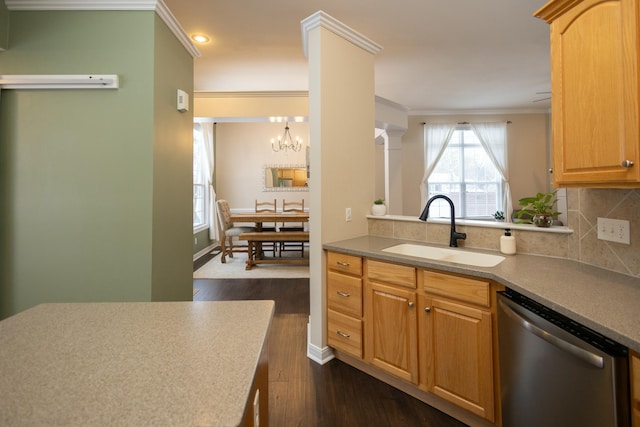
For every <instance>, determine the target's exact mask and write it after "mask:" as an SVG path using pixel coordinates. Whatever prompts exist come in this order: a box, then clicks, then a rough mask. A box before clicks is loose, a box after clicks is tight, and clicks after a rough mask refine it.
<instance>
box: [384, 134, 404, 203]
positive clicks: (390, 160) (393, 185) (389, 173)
mask: <svg viewBox="0 0 640 427" xmlns="http://www.w3.org/2000/svg"><path fill="white" fill-rule="evenodd" d="M404 132H405V131H404V130H387V131H386V132H385V133H386V135H387V137H386V138H385V144H384V145H385V147H384V163H385V165H384V168H385V200H386V201H387V213H388V214H389V215H402V203H403V202H402V135H404Z"/></svg>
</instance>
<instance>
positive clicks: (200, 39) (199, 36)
mask: <svg viewBox="0 0 640 427" xmlns="http://www.w3.org/2000/svg"><path fill="white" fill-rule="evenodd" d="M191 38H192V39H193V40H195V41H197V42H198V43H207V42H208V41H209V37H207V36H205V35H203V34H194V35H192V36H191Z"/></svg>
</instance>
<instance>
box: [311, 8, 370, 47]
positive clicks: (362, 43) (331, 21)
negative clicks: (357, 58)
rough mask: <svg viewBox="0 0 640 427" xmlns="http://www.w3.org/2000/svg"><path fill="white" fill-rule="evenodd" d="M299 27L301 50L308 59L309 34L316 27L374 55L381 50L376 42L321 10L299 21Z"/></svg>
mask: <svg viewBox="0 0 640 427" xmlns="http://www.w3.org/2000/svg"><path fill="white" fill-rule="evenodd" d="M300 26H301V29H302V49H303V50H304V56H305V57H308V50H309V32H310V31H311V30H314V29H316V28H318V27H323V28H326V29H327V30H329V31H331V32H332V33H334V34H336V35H338V36H340V37H342V38H343V39H345V40H348V41H350V42H351V43H353V44H354V45H356V46H358V47H360V48H362V49H364V50H366V51H367V52H369V53H372V54H374V55H375V54H377V53H378V52H380V51H381V50H382V46H380V45H379V44H377V43H376V42H374V41H372V40H369V39H368V38H367V37H365V36H363V35H362V34H360V33H359V32H357V31H355V30H353V29H351V28H350V27H348V26H346V25H345V24H343V23H342V22H340V21H338V20H337V19H336V18H334V17H333V16H331V15H329V14H327V13H325V12H323V11H321V10H319V11H317V12H316V13H314V14H313V15H311V16H309V17H307V18H305V19H303V20H302V21H300Z"/></svg>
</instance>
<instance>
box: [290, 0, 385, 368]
mask: <svg viewBox="0 0 640 427" xmlns="http://www.w3.org/2000/svg"><path fill="white" fill-rule="evenodd" d="M302 37H303V47H304V49H305V54H306V55H307V58H308V61H309V135H310V147H311V154H310V163H311V168H310V170H311V180H310V187H309V197H310V207H309V214H310V223H309V232H310V241H309V245H310V250H309V252H310V257H311V258H310V260H309V272H310V279H309V286H310V290H309V291H310V292H309V294H310V317H309V331H308V345H307V355H308V357H309V358H310V359H312V360H314V361H316V362H318V363H325V362H327V361H328V360H331V359H332V358H333V353H332V352H331V350H330V348H329V347H327V337H326V323H327V319H326V297H325V295H326V292H325V289H326V270H325V263H326V260H325V255H324V251H323V249H322V245H323V244H324V243H329V242H333V241H338V240H343V239H348V238H351V237H356V236H361V235H363V234H367V232H368V224H367V219H366V215H367V214H368V213H369V210H370V207H371V202H372V200H373V191H374V187H373V184H372V182H373V178H374V173H375V171H374V167H373V166H374V147H373V144H372V143H371V141H372V139H373V137H374V123H375V94H374V59H373V58H374V54H375V53H377V52H378V51H380V49H381V48H380V46H378V45H376V44H375V43H373V42H371V41H370V40H368V39H366V38H364V37H363V36H362V35H361V34H359V33H357V32H355V31H353V30H351V29H350V28H349V27H347V26H345V25H344V24H343V23H341V22H340V21H338V20H336V19H335V18H333V17H331V16H329V15H327V14H326V13H324V12H322V11H319V12H316V13H315V14H313V15H311V16H310V17H308V18H306V19H304V20H303V21H302ZM347 208H350V209H351V212H352V215H351V217H352V219H351V221H347V220H346V216H345V210H346V209H347Z"/></svg>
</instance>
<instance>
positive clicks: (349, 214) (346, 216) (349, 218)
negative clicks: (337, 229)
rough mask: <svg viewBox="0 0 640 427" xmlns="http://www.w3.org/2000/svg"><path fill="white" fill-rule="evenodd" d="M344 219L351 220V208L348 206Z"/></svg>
mask: <svg viewBox="0 0 640 427" xmlns="http://www.w3.org/2000/svg"><path fill="white" fill-rule="evenodd" d="M344 216H345V218H344V220H345V221H351V208H346V209H345V211H344Z"/></svg>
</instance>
